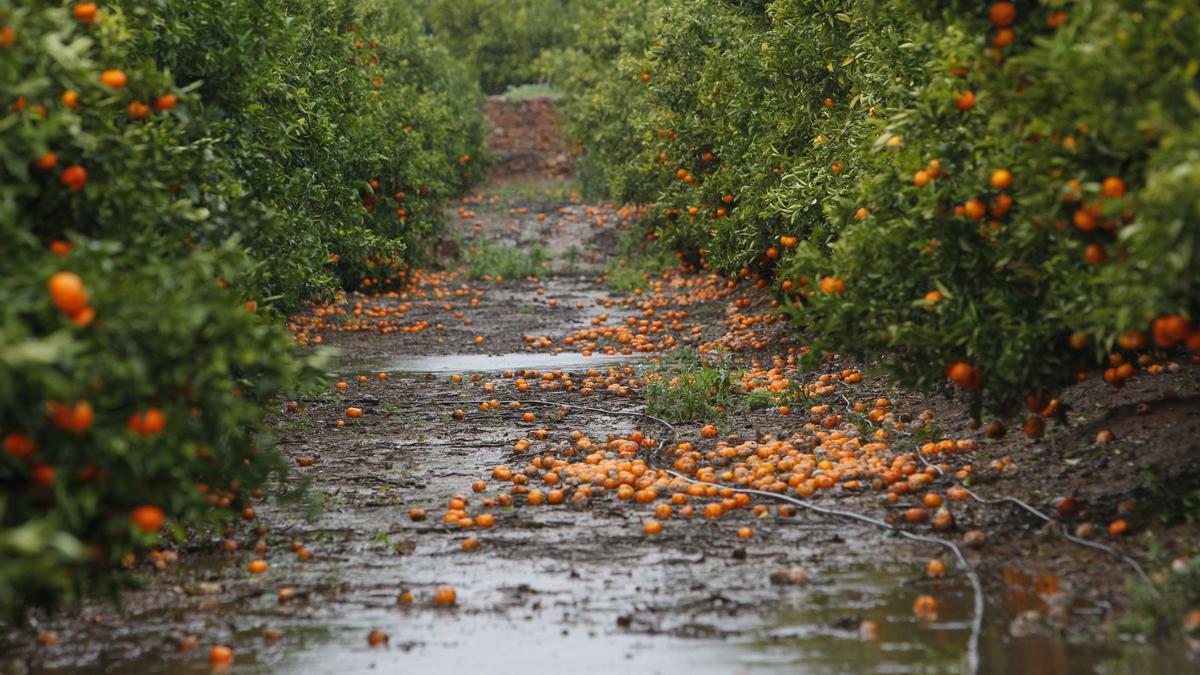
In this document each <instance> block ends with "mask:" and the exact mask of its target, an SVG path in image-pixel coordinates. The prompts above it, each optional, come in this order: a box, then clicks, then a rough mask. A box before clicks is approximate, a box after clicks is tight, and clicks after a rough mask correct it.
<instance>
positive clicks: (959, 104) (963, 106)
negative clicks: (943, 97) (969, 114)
mask: <svg viewBox="0 0 1200 675" xmlns="http://www.w3.org/2000/svg"><path fill="white" fill-rule="evenodd" d="M954 107H956V108H958V109H959V110H962V111H964V112H965V111H967V110H970V109H971V108H974V107H975V92H973V91H964V92H962V93H960V94H958V95H956V96H955V97H954Z"/></svg>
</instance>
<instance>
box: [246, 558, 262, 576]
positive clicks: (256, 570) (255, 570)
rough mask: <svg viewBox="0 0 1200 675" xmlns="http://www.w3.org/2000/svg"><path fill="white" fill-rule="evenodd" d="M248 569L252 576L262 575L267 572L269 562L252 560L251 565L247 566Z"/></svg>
mask: <svg viewBox="0 0 1200 675" xmlns="http://www.w3.org/2000/svg"><path fill="white" fill-rule="evenodd" d="M246 569H247V570H250V573H251V574H262V573H263V572H266V571H267V561H265V560H251V561H250V564H249V565H246Z"/></svg>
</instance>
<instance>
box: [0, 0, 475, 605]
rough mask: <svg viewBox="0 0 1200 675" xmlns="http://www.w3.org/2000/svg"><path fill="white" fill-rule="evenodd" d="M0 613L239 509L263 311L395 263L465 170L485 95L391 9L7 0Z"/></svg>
mask: <svg viewBox="0 0 1200 675" xmlns="http://www.w3.org/2000/svg"><path fill="white" fill-rule="evenodd" d="M0 83H2V85H3V86H0V242H2V243H0V250H3V253H4V255H3V256H0V444H2V448H0V494H2V495H3V497H2V498H0V559H2V560H0V610H2V611H5V612H9V613H18V612H19V611H20V610H21V609H22V608H24V607H26V606H29V605H32V604H52V603H53V602H55V601H58V600H60V599H62V598H63V597H64V596H66V597H77V596H78V594H79V593H80V592H82V591H86V590H89V589H105V590H108V589H112V588H115V587H116V585H117V584H118V581H117V580H114V578H113V577H111V576H110V574H109V572H110V570H111V569H113V568H114V567H117V566H119V565H122V564H129V563H132V562H133V561H134V559H135V558H134V556H135V555H136V554H138V553H140V552H143V551H144V550H145V549H146V548H147V547H149V546H152V545H154V543H155V542H156V541H157V540H158V537H159V536H160V534H163V533H170V534H171V535H173V536H174V537H176V538H178V537H182V535H183V533H184V532H185V530H188V531H190V530H192V529H193V528H199V529H200V530H201V531H203V530H204V529H205V528H209V527H216V526H217V525H219V524H220V523H224V522H228V521H230V520H231V519H234V518H236V517H238V516H239V515H241V516H242V517H251V518H252V517H253V511H252V509H249V504H250V499H251V495H252V494H253V493H254V492H255V491H256V490H257V488H258V487H259V486H261V485H262V484H263V483H264V481H265V480H266V479H267V477H268V476H269V475H270V474H271V472H273V471H276V470H280V469H282V465H281V463H280V456H279V455H278V454H277V453H276V452H275V451H274V450H273V449H272V447H271V442H270V438H269V436H268V435H267V434H266V433H265V429H266V427H265V425H264V417H265V414H266V413H267V411H268V409H269V407H270V402H271V399H272V397H275V396H278V395H279V394H280V393H281V392H288V391H295V390H298V389H303V388H305V387H307V386H309V385H311V384H315V383H316V382H317V381H318V380H319V379H321V371H322V369H323V368H322V359H321V358H320V357H319V356H317V355H312V354H305V353H301V352H298V348H297V347H295V346H294V344H293V342H292V340H291V339H290V338H289V336H288V334H287V331H286V330H285V329H284V327H283V326H282V325H280V322H278V321H275V320H274V314H273V312H271V311H267V310H269V309H275V310H277V311H284V310H290V309H291V308H295V307H299V306H301V305H302V304H303V302H305V301H306V300H309V299H314V298H321V297H327V296H329V295H330V294H332V293H333V292H334V291H335V290H337V289H338V288H339V287H341V286H357V285H359V284H371V285H374V284H376V283H380V282H381V281H383V280H385V278H387V277H395V276H396V275H397V273H398V272H400V271H401V270H402V266H403V265H404V257H403V256H406V255H407V256H411V255H412V253H414V250H413V245H414V244H415V243H416V242H417V241H419V240H420V239H422V238H427V237H428V236H429V235H430V234H431V233H432V232H434V231H435V230H436V228H437V227H438V223H439V218H440V213H439V211H440V209H439V204H440V201H441V200H443V199H445V198H446V197H448V196H450V195H453V194H456V193H458V192H459V191H461V190H462V189H463V188H464V187H465V186H466V185H468V184H469V183H470V182H471V181H473V180H475V179H476V178H478V176H479V173H480V171H481V170H482V168H483V167H482V166H481V162H480V159H481V152H480V146H479V143H480V140H481V138H482V124H481V121H480V116H479V112H478V109H477V104H478V90H477V87H476V86H475V85H474V83H473V82H471V81H470V79H469V78H468V76H467V75H466V71H465V69H464V68H463V67H462V66H461V65H459V64H457V63H455V62H454V61H453V60H451V59H448V58H447V55H446V52H445V51H444V50H442V49H441V48H440V47H438V46H437V45H436V44H435V43H434V42H432V40H431V39H430V38H429V37H428V36H426V35H424V33H423V31H422V30H421V28H420V25H419V20H418V19H417V17H416V16H415V15H413V14H411V13H410V12H408V11H407V10H405V9H403V7H402V6H398V5H396V4H395V3H384V2H353V3H352V2H348V1H344V0H319V1H317V2H308V3H293V2H284V1H281V0H265V1H263V2H206V1H199V2H192V1H191V0H188V1H187V2H183V1H178V2H176V1H174V0H163V1H162V2H157V3H152V4H146V3H136V2H112V3H104V4H103V5H100V6H97V5H96V4H95V3H71V4H67V5H66V6H63V5H62V4H61V3H57V2H53V3H52V2H43V1H40V0H21V1H14V0H0Z"/></svg>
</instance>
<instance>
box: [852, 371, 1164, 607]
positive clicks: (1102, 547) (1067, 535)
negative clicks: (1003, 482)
mask: <svg viewBox="0 0 1200 675" xmlns="http://www.w3.org/2000/svg"><path fill="white" fill-rule="evenodd" d="M843 384H844V383H843ZM838 395H839V396H841V397H842V400H843V401H845V402H846V408H847V410H850V411H851V412H853V404H851V403H850V399H848V398H846V396H845V394H842V393H840V392H839V394H838ZM903 435H905V436H907V437H908V438H910V439H911V438H912V434H907V433H906V434H903ZM913 454H914V455H916V456H917V459H919V460H921V463H923V464H924V465H925V467H926V468H927V469H933V470H934V471H937V472H938V474H939V475H941V476H945V475H946V472H945V471H942V467H940V466H938V465H936V464H933V463H932V462H930V461H929V460H927V459H925V455H923V454H921V449H920V448H914V449H913ZM955 484H956V485H957V486H958V487H960V488H962V489H963V490H965V491H966V493H967V494H968V495H970V496H971V498H972V499H974V500H975V501H977V502H979V503H980V504H986V505H998V504H1005V503H1007V504H1014V505H1016V506H1017V507H1019V508H1022V509H1024V510H1025V511H1028V512H1029V513H1031V514H1033V515H1034V516H1036V517H1037V518H1040V519H1041V520H1043V521H1045V522H1047V523H1055V524H1057V525H1058V526H1059V532H1060V533H1061V534H1062V537H1063V539H1065V540H1066V541H1069V542H1071V543H1072V544H1076V545H1078V546H1084V547H1086V548H1091V549H1095V550H1097V551H1101V552H1103V553H1107V554H1109V555H1111V556H1113V557H1115V558H1118V559H1120V560H1121V561H1122V562H1124V563H1125V564H1126V565H1129V567H1131V568H1133V571H1134V572H1136V573H1137V575H1138V576H1139V577H1141V578H1142V581H1144V582H1146V585H1147V587H1149V588H1150V590H1151V592H1152V593H1154V594H1155V595H1159V591H1158V586H1157V585H1156V584H1155V583H1154V582H1153V581H1151V579H1150V577H1149V576H1148V575H1147V574H1146V571H1145V570H1144V569H1142V566H1141V565H1139V564H1138V562H1137V561H1136V560H1134V559H1133V558H1130V557H1129V556H1127V555H1125V554H1124V553H1121V552H1120V551H1118V550H1117V549H1115V548H1113V547H1111V546H1108V545H1106V544H1101V543H1099V542H1095V541H1088V540H1087V539H1083V538H1082V537H1077V536H1075V535H1073V534H1071V532H1070V530H1069V529H1068V528H1067V525H1066V523H1063V522H1061V521H1058V520H1055V519H1054V518H1051V517H1050V516H1048V515H1046V514H1044V513H1042V512H1041V511H1039V510H1037V509H1035V508H1034V507H1032V506H1030V505H1029V504H1028V503H1026V502H1023V501H1021V500H1020V499H1017V498H1016V497H1000V498H998V499H988V498H986V497H980V496H979V495H978V494H976V493H975V492H974V491H972V490H970V489H969V488H967V486H965V485H963V484H962V483H961V482H957V481H956V483H955Z"/></svg>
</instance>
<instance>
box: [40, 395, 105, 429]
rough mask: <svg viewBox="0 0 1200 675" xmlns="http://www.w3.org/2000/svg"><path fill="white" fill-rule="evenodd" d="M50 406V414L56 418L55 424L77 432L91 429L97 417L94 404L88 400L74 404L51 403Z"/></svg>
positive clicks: (60, 427)
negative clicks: (93, 408) (93, 407)
mask: <svg viewBox="0 0 1200 675" xmlns="http://www.w3.org/2000/svg"><path fill="white" fill-rule="evenodd" d="M49 408H50V416H51V417H52V418H53V419H54V426H56V427H58V428H59V429H62V430H63V431H69V432H71V433H75V434H81V433H83V432H85V431H87V430H88V429H90V428H91V426H92V422H93V421H94V420H95V419H96V414H95V412H94V411H93V410H92V404H91V403H88V402H87V401H78V402H76V403H75V404H74V405H66V404H64V403H51V404H50V405H49Z"/></svg>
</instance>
